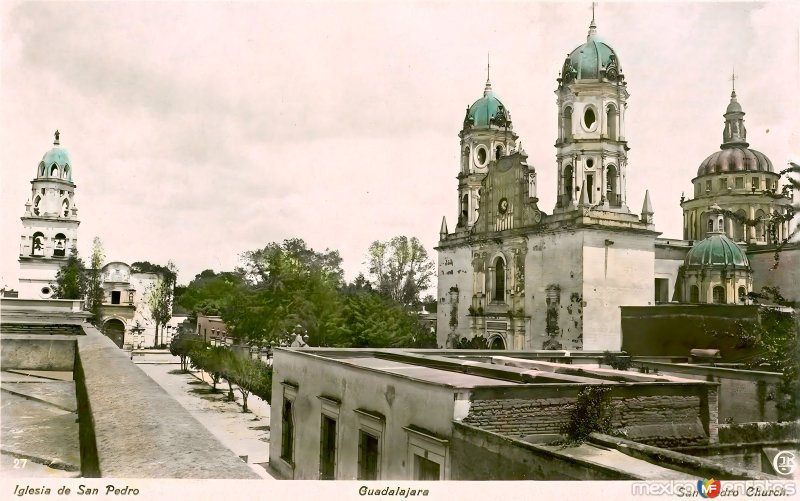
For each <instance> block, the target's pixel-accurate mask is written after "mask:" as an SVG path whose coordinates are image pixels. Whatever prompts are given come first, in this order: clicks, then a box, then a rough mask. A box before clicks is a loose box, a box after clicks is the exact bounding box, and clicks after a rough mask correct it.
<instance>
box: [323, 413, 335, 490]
mask: <svg viewBox="0 0 800 501" xmlns="http://www.w3.org/2000/svg"><path fill="white" fill-rule="evenodd" d="M335 478H336V420H335V419H333V418H331V417H330V416H326V415H324V414H323V415H322V425H321V427H320V443H319V479H320V480H334V479H335Z"/></svg>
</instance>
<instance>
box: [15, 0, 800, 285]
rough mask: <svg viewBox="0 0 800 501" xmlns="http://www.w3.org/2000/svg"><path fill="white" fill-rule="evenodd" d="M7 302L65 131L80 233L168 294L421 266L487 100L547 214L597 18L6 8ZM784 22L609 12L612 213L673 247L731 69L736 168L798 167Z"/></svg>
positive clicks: (676, 9) (208, 5) (635, 8)
mask: <svg viewBox="0 0 800 501" xmlns="http://www.w3.org/2000/svg"><path fill="white" fill-rule="evenodd" d="M0 9H2V11H0V12H2V30H3V31H2V81H1V83H2V86H1V87H0V92H2V111H0V117H2V118H1V120H2V123H1V124H0V126H1V128H2V143H1V144H2V149H1V150H0V162H1V164H0V165H2V167H1V169H2V171H1V172H2V179H1V181H2V186H0V204H1V205H0V217H2V219H0V228H2V239H0V242H1V243H2V246H1V248H0V261H1V262H0V274H1V277H0V286H2V285H9V286H12V287H14V286H16V285H17V283H16V281H17V278H18V263H17V257H18V253H19V237H20V233H21V223H20V220H19V217H20V216H22V214H23V212H24V205H25V202H26V200H27V199H28V197H29V196H30V184H29V182H30V180H31V179H32V178H33V177H34V175H35V171H36V167H37V165H38V162H39V161H40V159H41V158H42V155H43V154H44V153H45V151H47V150H48V149H49V148H50V147H51V145H52V141H53V131H55V130H56V129H59V130H60V131H61V144H62V146H63V147H65V148H66V149H68V151H69V152H70V155H71V158H72V162H73V172H74V174H73V180H74V181H75V182H76V184H77V189H76V203H77V206H78V209H79V212H78V216H79V218H80V220H81V226H80V229H79V233H78V236H79V251H80V254H81V255H82V256H83V257H87V256H88V255H89V254H90V251H91V249H90V248H91V242H92V239H93V238H94V237H95V236H99V237H100V238H101V239H102V241H103V244H104V246H105V250H106V255H107V260H120V261H126V262H132V261H139V260H148V261H151V262H155V263H166V261H167V260H170V259H171V260H173V261H174V262H175V263H176V264H177V266H178V268H179V269H180V275H179V281H180V282H184V283H185V282H188V281H189V280H190V279H191V278H192V277H193V276H194V275H195V274H196V273H198V272H200V271H202V270H203V269H206V268H213V269H215V270H229V269H232V268H233V267H234V266H235V264H236V262H237V257H238V254H239V253H241V252H243V251H246V250H252V249H256V248H260V247H263V246H264V245H265V244H267V243H269V242H272V241H281V240H283V239H285V238H290V237H300V238H303V239H305V240H306V242H308V244H309V245H310V246H312V247H314V248H315V249H320V250H322V249H324V248H331V249H338V250H339V251H340V252H341V254H342V257H343V259H344V268H345V271H346V275H347V277H348V278H353V277H354V276H355V275H356V274H357V273H358V272H359V271H361V270H363V269H365V266H364V264H363V263H364V260H365V257H364V256H365V252H366V249H367V247H368V246H369V244H370V242H371V241H373V240H375V239H388V238H390V237H392V236H395V235H400V234H403V235H409V236H417V237H419V238H420V240H421V241H422V242H423V243H424V244H425V245H426V247H427V248H428V250H429V252H430V253H431V257H432V258H434V259H435V251H434V250H433V247H434V245H435V244H436V241H437V240H438V233H439V225H440V223H441V219H442V216H447V219H448V223H449V225H450V229H451V230H452V229H453V227H454V226H455V222H456V213H457V207H458V205H457V195H456V187H457V184H456V179H455V176H456V174H457V173H458V167H459V162H458V155H459V139H458V135H457V134H458V131H459V129H460V128H461V124H462V120H463V118H464V109H465V107H466V106H467V105H469V104H471V103H472V102H473V101H474V100H476V99H478V98H479V97H480V96H481V94H482V91H483V86H484V83H485V80H486V54H487V52H490V53H491V62H492V63H491V65H492V70H491V79H492V84H493V88H494V90H495V92H496V93H497V95H498V96H499V97H500V99H501V100H502V101H503V103H504V104H505V105H506V107H507V108H508V109H509V110H510V113H511V118H512V120H513V123H514V130H515V131H516V132H517V133H518V134H519V135H520V139H521V140H522V142H523V146H524V148H525V150H526V151H527V153H528V155H529V160H528V162H529V164H532V165H534V166H535V167H536V170H537V173H538V179H539V197H540V199H541V201H540V207H542V208H543V209H544V210H545V211H546V212H548V213H551V212H552V209H553V205H554V203H555V189H556V177H555V152H556V151H555V148H554V146H553V144H554V142H555V139H556V97H555V94H554V90H555V89H556V86H557V83H556V78H557V76H558V71H559V69H560V68H561V66H562V64H563V61H564V58H565V56H566V54H567V53H568V52H570V51H571V50H572V49H574V48H575V47H577V46H578V45H580V44H581V43H583V42H584V41H585V39H586V32H587V28H588V25H589V22H590V20H591V4H590V3H589V2H581V3H577V2H575V3H546V4H542V3H528V2H513V3H495V2H492V3H487V2H480V3H463V2H446V3H430V2H420V3H408V2H406V3H402V4H399V3H388V2H361V3H347V4H344V3H342V4H336V3H303V4H286V3H279V2H270V3H228V2H225V3H221V2H202V3H188V2H169V3H154V2H147V3H143V2H130V3H121V2H114V3H95V2H91V3H89V2H79V3H63V2H57V3H56V2H53V3H50V2H35V3H32V2H23V3H17V4H13V3H9V2H4V3H3V5H2V7H0ZM798 20H800V6H798V5H797V4H796V3H789V2H780V3H767V4H750V3H666V4H662V3H646V4H642V3H635V4H632V3H604V2H601V3H600V4H599V5H598V7H597V26H598V34H599V35H600V37H601V38H603V39H605V40H606V41H607V42H609V43H610V44H611V45H612V47H614V49H615V50H616V52H617V54H618V56H619V60H620V63H621V67H622V70H623V72H624V73H625V75H626V80H627V82H628V90H629V92H630V94H631V96H630V98H629V100H628V113H627V124H626V134H627V139H628V142H629V146H630V147H631V151H630V152H629V153H630V156H629V162H628V166H629V167H628V194H627V195H628V203H629V206H630V207H631V209H632V210H634V211H639V210H640V208H641V205H642V200H643V197H644V191H645V189H646V188H649V189H650V195H651V197H652V201H653V206H654V209H655V222H656V228H657V229H658V230H659V231H661V232H663V236H666V237H678V238H679V237H681V236H682V230H681V217H682V216H681V209H680V206H679V205H678V203H679V198H680V196H681V192H684V191H685V192H686V193H687V194H689V195H690V194H691V193H692V189H691V188H692V187H691V183H690V181H691V179H692V178H693V177H694V176H695V175H696V172H697V167H698V165H699V164H700V162H701V161H702V160H703V159H704V158H705V157H706V156H708V155H709V154H711V153H713V152H715V151H717V149H718V148H719V144H720V142H721V141H722V128H723V118H722V113H724V111H725V107H726V105H727V103H728V101H729V96H730V90H731V82H730V75H731V70H732V68H733V67H734V66H735V68H736V73H737V75H738V79H737V80H736V92H737V95H738V97H739V102H740V103H741V104H742V106H743V108H744V111H745V112H746V113H747V115H746V117H745V120H746V123H747V131H748V140H749V142H750V145H751V147H753V148H755V149H757V150H760V151H762V152H764V153H765V154H766V155H767V156H769V157H770V158H771V159H772V161H773V163H774V164H775V166H776V168H778V169H780V168H783V167H784V166H785V165H786V163H787V161H788V160H790V159H793V160H795V161H798V159H800V132H798V131H800V126H798V120H797V116H798V111H800V106H799V105H798V104H799V102H800V101H799V99H798V96H799V95H800V92H798V91H799V90H800V89H798V81H800V78H798V77H799V76H800V74H799V70H798V68H800V56H799V55H798V51H799V49H800V41H799V38H798V37H799V34H800V30H799V29H798V22H799V21H798Z"/></svg>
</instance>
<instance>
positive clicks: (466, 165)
mask: <svg viewBox="0 0 800 501" xmlns="http://www.w3.org/2000/svg"><path fill="white" fill-rule="evenodd" d="M464 172H469V146H467V147H466V148H464Z"/></svg>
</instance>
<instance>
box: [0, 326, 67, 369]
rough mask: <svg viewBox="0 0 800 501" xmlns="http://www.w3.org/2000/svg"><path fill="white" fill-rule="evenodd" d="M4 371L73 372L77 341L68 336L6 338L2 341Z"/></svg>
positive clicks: (9, 336)
mask: <svg viewBox="0 0 800 501" xmlns="http://www.w3.org/2000/svg"><path fill="white" fill-rule="evenodd" d="M0 340H1V341H0V348H1V349H0V366H2V367H3V370H9V369H23V370H24V369H27V370H45V371H72V369H73V365H74V363H75V337H74V336H64V335H49V336H43V335H39V334H6V333H3V336H2V338H0Z"/></svg>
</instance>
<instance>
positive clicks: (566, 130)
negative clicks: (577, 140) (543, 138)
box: [564, 106, 572, 141]
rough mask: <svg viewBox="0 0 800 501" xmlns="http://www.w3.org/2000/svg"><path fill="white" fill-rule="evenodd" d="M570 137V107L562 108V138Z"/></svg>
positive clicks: (568, 138) (567, 138)
mask: <svg viewBox="0 0 800 501" xmlns="http://www.w3.org/2000/svg"><path fill="white" fill-rule="evenodd" d="M570 139H572V108H570V107H569V106H567V107H566V108H564V140H567V141H569V140H570Z"/></svg>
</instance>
